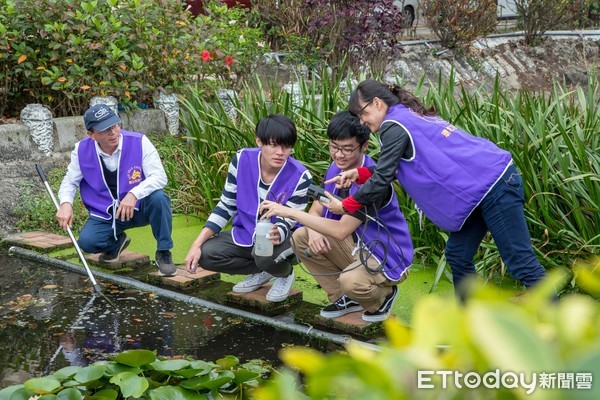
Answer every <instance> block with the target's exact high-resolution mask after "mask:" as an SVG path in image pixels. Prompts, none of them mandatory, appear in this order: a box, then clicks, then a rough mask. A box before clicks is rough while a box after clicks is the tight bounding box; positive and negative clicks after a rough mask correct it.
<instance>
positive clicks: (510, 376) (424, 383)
mask: <svg viewBox="0 0 600 400" xmlns="http://www.w3.org/2000/svg"><path fill="white" fill-rule="evenodd" d="M434 375H438V376H441V379H442V381H441V387H442V388H443V389H446V388H448V385H449V384H450V383H453V384H454V387H456V388H457V389H462V388H463V387H466V388H469V389H475V388H478V387H480V386H482V385H483V386H485V387H486V388H488V389H500V388H501V387H503V388H507V389H512V388H514V389H516V388H519V387H522V388H525V389H526V393H527V394H531V393H533V391H534V390H535V388H536V387H537V374H536V373H535V372H534V373H532V375H531V378H529V379H528V378H527V377H526V376H525V374H524V373H522V372H521V373H519V374H517V373H515V372H510V371H508V372H505V373H500V370H499V369H496V370H495V371H490V372H487V373H485V374H484V375H483V376H482V375H480V374H479V373H477V372H473V371H472V372H467V373H465V374H463V373H461V372H458V371H418V372H417V388H419V389H434V388H435V384H434V383H433V376H434Z"/></svg>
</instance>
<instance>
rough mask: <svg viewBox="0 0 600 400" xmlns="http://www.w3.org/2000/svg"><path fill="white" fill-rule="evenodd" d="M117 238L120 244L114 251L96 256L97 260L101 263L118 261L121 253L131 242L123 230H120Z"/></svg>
mask: <svg viewBox="0 0 600 400" xmlns="http://www.w3.org/2000/svg"><path fill="white" fill-rule="evenodd" d="M118 239H119V243H120V244H119V248H118V249H117V251H116V253H102V254H100V256H99V257H98V261H100V262H103V263H116V262H118V261H119V257H120V256H121V253H122V252H123V250H125V249H126V248H127V246H129V243H131V239H130V238H129V236H127V235H126V234H125V232H122V233H121V234H120V235H119V237H118Z"/></svg>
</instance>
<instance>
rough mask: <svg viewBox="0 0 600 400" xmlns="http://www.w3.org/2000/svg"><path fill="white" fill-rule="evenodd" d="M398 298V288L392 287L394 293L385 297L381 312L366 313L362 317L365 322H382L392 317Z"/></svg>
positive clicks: (380, 308)
mask: <svg viewBox="0 0 600 400" xmlns="http://www.w3.org/2000/svg"><path fill="white" fill-rule="evenodd" d="M396 297H398V286H392V293H390V294H388V295H387V296H385V299H384V300H383V304H382V305H381V307H379V310H377V311H374V312H369V311H365V312H364V313H363V315H362V319H363V321H367V322H381V321H385V320H386V319H387V318H388V317H389V316H390V311H391V310H392V306H393V305H394V301H396Z"/></svg>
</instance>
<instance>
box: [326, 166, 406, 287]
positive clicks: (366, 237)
mask: <svg viewBox="0 0 600 400" xmlns="http://www.w3.org/2000/svg"><path fill="white" fill-rule="evenodd" d="M373 165H375V162H374V161H373V160H372V159H371V157H369V156H367V155H365V156H363V162H362V166H363V167H370V166H373ZM340 172H342V170H341V169H339V168H338V167H337V166H336V165H335V163H332V164H331V166H330V167H329V169H328V170H327V173H326V174H325V180H329V179H331V178H333V177H334V176H336V175H337V174H339V173H340ZM359 188H360V186H359V185H352V187H351V188H350V195H353V194H354V193H356V192H357V191H358V189H359ZM325 190H327V191H328V192H329V193H333V194H337V193H338V192H339V190H338V189H336V187H335V183H329V184H326V185H325ZM322 216H323V217H324V218H330V219H336V220H339V219H340V218H341V217H342V216H341V215H339V214H333V213H332V212H330V211H329V210H328V209H327V207H323V213H322ZM377 217H378V221H379V222H381V223H383V224H385V226H386V227H387V229H388V231H389V237H388V234H387V232H386V231H385V230H383V229H382V228H381V227H380V226H378V225H377V222H375V221H372V220H367V223H366V224H363V225H361V226H359V227H358V228H357V229H356V234H357V235H358V237H359V238H362V240H363V242H365V243H366V244H367V245H368V244H369V243H375V241H377V240H380V241H381V242H379V243H378V244H377V245H376V246H375V247H374V248H371V249H370V250H371V251H372V252H373V253H374V256H375V257H376V258H377V259H378V260H380V261H381V260H383V256H384V251H385V249H384V246H385V248H387V259H386V263H385V265H384V267H383V273H384V274H385V276H386V277H387V278H388V279H389V280H392V281H397V280H399V279H400V277H401V276H402V274H403V273H404V271H405V270H407V269H408V268H409V267H410V265H411V263H412V260H413V245H412V241H411V239H410V232H409V231H408V225H407V224H406V220H405V219H404V216H403V215H402V212H401V211H400V208H399V206H398V200H397V199H396V193H395V192H392V197H391V199H390V201H389V202H388V203H387V204H385V205H384V206H383V207H381V208H380V209H379V210H377ZM365 225H366V227H367V228H366V230H365Z"/></svg>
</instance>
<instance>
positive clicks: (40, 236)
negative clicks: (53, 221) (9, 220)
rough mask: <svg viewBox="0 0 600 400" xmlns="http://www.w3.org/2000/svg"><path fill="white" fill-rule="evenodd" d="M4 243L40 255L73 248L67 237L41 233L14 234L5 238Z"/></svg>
mask: <svg viewBox="0 0 600 400" xmlns="http://www.w3.org/2000/svg"><path fill="white" fill-rule="evenodd" d="M4 243H6V244H9V245H13V246H19V247H23V248H27V249H29V250H35V251H38V252H40V253H50V252H52V251H55V250H61V249H66V248H69V247H73V242H71V239H70V238H69V237H68V236H63V235H57V234H56V233H49V232H42V231H33V232H21V233H15V234H12V235H9V236H7V237H6V238H5V239H4Z"/></svg>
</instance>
